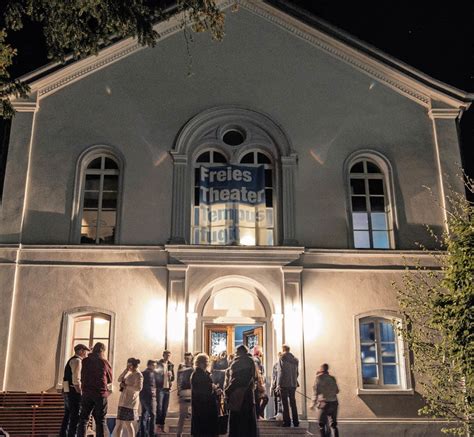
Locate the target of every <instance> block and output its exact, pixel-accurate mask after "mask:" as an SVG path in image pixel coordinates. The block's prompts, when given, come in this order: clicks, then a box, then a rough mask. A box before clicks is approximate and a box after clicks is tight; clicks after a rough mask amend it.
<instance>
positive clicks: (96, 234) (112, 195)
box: [79, 154, 120, 244]
mask: <svg viewBox="0 0 474 437" xmlns="http://www.w3.org/2000/svg"><path fill="white" fill-rule="evenodd" d="M119 177H120V170H119V165H118V162H117V160H116V159H114V158H113V157H112V156H109V155H107V154H101V155H94V157H93V159H91V160H90V161H89V163H88V164H87V167H86V168H85V169H84V170H83V180H82V183H81V187H82V192H81V208H80V212H79V214H80V215H79V217H80V223H81V230H80V232H81V234H80V235H81V239H80V242H81V243H82V244H114V243H115V242H116V235H117V211H118V199H119Z"/></svg>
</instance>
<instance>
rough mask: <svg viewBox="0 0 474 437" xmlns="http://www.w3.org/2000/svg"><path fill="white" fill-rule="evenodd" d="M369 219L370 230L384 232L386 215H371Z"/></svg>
mask: <svg viewBox="0 0 474 437" xmlns="http://www.w3.org/2000/svg"><path fill="white" fill-rule="evenodd" d="M370 219H371V220H372V229H374V230H376V231H386V230H387V229H388V226H387V214H385V213H384V212H375V213H372V214H370Z"/></svg>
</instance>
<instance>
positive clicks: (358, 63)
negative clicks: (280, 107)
mask: <svg viewBox="0 0 474 437" xmlns="http://www.w3.org/2000/svg"><path fill="white" fill-rule="evenodd" d="M236 3H238V4H239V5H240V6H241V7H242V8H243V9H246V10H247V11H249V12H251V13H254V14H256V15H258V16H260V17H262V18H264V19H266V20H267V21H270V22H272V23H274V24H275V25H277V26H279V27H281V28H283V29H285V30H286V31H288V32H290V33H291V34H293V35H295V36H297V37H299V38H301V39H303V40H305V41H306V42H308V43H310V44H312V45H313V46H315V47H318V48H319V49H321V50H323V51H325V52H326V53H328V54H329V55H331V56H333V57H335V58H337V59H340V60H342V61H343V62H345V63H347V64H350V65H352V66H353V67H355V68H356V69H358V70H359V71H362V72H364V73H365V74H367V75H369V76H370V77H372V78H374V79H376V80H378V81H379V82H381V83H383V84H385V85H387V86H389V87H390V88H392V89H394V90H395V91H397V92H399V93H401V94H402V95H404V96H406V97H408V98H410V99H412V100H414V101H415V102H417V103H419V104H421V105H423V106H424V107H427V108H430V107H431V99H436V100H439V101H443V102H445V103H446V104H448V105H450V106H453V107H460V108H467V107H468V106H469V104H470V103H469V101H472V100H473V98H474V96H473V95H472V94H467V93H464V92H463V91H460V90H456V89H455V88H452V87H449V86H448V85H446V84H443V83H441V82H439V81H436V80H435V79H432V78H429V77H428V76H426V75H423V74H422V73H420V72H417V71H416V70H415V69H412V68H410V67H409V66H404V65H401V63H400V62H399V61H398V62H397V61H396V60H394V59H393V58H389V57H388V56H387V55H385V54H384V53H382V52H379V51H377V50H375V49H371V50H372V52H374V56H375V54H376V55H377V58H380V59H382V60H379V59H376V58H375V57H372V56H370V55H369V54H365V53H363V52H362V51H361V50H359V49H357V48H353V47H351V46H350V42H348V43H346V42H341V41H338V40H337V39H336V38H334V37H332V36H331V35H328V34H326V33H324V32H323V31H320V30H317V29H316V28H315V27H313V26H310V25H308V24H305V23H303V22H302V21H300V20H298V19H297V18H294V17H291V16H290V15H288V14H287V13H285V12H283V11H281V10H279V9H278V8H276V7H274V6H272V5H269V4H267V3H265V2H263V1H261V0H240V1H236V0H221V1H218V5H219V7H220V8H221V9H226V8H228V7H230V6H232V5H234V4H236ZM181 29H182V24H181V16H174V17H172V18H170V19H169V20H167V21H164V22H161V23H158V24H157V25H156V26H155V30H156V31H157V32H158V33H159V34H160V36H161V38H160V40H159V41H158V43H159V42H160V41H161V40H163V39H164V38H166V37H168V36H170V35H173V34H175V33H176V32H178V31H180V30H181ZM336 33H337V30H336ZM346 39H347V37H346ZM144 48H145V47H143V46H141V45H140V44H138V43H137V41H136V39H134V38H127V39H125V40H122V41H120V42H118V43H116V44H113V45H112V46H110V47H107V48H105V49H103V50H101V51H100V52H99V54H98V55H97V56H90V57H88V58H86V59H83V60H80V61H77V62H74V63H73V64H71V65H69V66H65V67H64V68H61V69H59V70H57V71H55V72H53V73H50V74H47V75H46V76H44V77H42V78H41V79H38V80H36V81H33V82H32V83H31V90H32V91H33V92H38V96H39V98H42V97H46V96H47V95H50V94H52V93H53V92H55V91H57V90H59V89H61V88H63V87H65V86H67V85H69V84H71V83H74V82H76V81H78V80H80V79H81V78H82V77H85V76H88V75H89V74H92V73H93V72H95V71H98V70H100V69H102V68H104V67H106V66H107V65H110V64H112V63H114V62H117V61H118V60H120V59H123V58H125V57H126V56H128V55H130V54H132V53H135V52H137V51H138V50H143V49H144ZM384 59H385V60H386V62H384ZM397 63H398V64H400V70H403V71H406V72H405V73H404V72H402V71H400V70H399V69H396V68H394V67H392V66H391V65H389V64H397ZM57 67H58V64H54V65H52V66H51V68H57ZM44 71H45V69H42V70H41V73H44ZM34 74H35V73H32V74H30V75H27V76H25V77H23V78H22V79H23V80H28V79H30V80H34ZM417 77H419V80H417ZM426 83H427V85H426ZM430 84H432V86H430ZM440 88H441V91H440V90H439V89H440ZM444 89H445V90H446V92H443V90H444ZM453 96H454V97H453Z"/></svg>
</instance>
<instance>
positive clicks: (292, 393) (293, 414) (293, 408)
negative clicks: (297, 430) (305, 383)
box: [288, 387, 300, 426]
mask: <svg viewBox="0 0 474 437" xmlns="http://www.w3.org/2000/svg"><path fill="white" fill-rule="evenodd" d="M288 394H289V398H290V407H291V418H292V419H293V425H294V426H298V425H299V424H300V419H299V418H298V408H297V406H296V387H294V388H290V389H289V393H288Z"/></svg>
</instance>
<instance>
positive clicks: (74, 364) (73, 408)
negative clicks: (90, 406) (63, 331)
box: [59, 344, 90, 437]
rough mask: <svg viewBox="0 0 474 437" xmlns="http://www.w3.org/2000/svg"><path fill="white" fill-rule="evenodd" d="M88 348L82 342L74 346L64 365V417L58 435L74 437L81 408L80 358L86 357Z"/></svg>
mask: <svg viewBox="0 0 474 437" xmlns="http://www.w3.org/2000/svg"><path fill="white" fill-rule="evenodd" d="M89 352H90V349H89V348H88V347H87V346H86V345H84V344H77V345H76V346H74V356H72V357H71V358H69V360H68V362H67V363H66V366H65V367H64V377H63V396H64V417H63V423H62V425H61V431H60V433H59V436H60V437H74V436H75V435H76V431H77V424H78V422H79V411H80V408H81V394H82V387H81V370H82V360H83V359H84V358H86V357H87V354H88V353H89Z"/></svg>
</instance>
